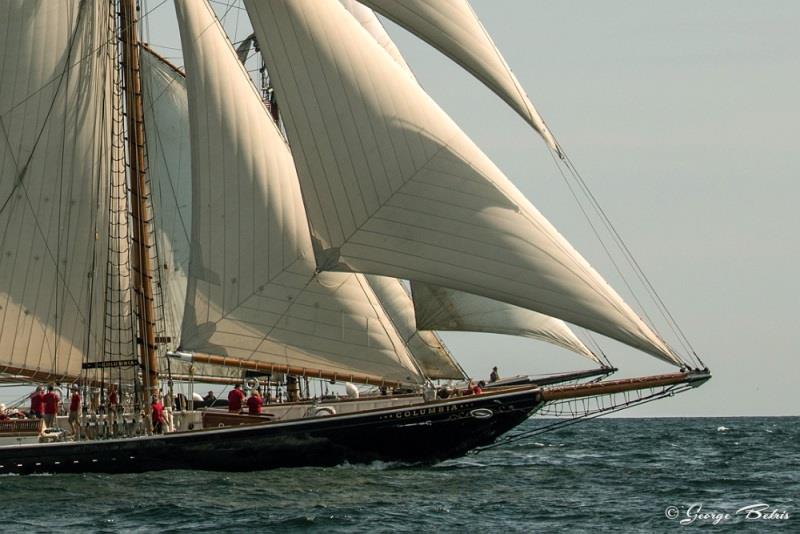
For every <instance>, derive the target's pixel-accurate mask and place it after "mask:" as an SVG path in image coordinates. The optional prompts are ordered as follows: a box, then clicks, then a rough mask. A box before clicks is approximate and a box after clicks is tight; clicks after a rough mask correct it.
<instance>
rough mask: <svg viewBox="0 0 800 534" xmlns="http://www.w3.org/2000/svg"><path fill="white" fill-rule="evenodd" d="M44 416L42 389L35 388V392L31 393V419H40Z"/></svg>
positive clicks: (39, 387) (40, 387)
mask: <svg viewBox="0 0 800 534" xmlns="http://www.w3.org/2000/svg"><path fill="white" fill-rule="evenodd" d="M43 416H44V388H43V387H42V386H36V391H34V392H33V393H31V417H35V418H37V419H41V418H42V417H43Z"/></svg>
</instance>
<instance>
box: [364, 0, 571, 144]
mask: <svg viewBox="0 0 800 534" xmlns="http://www.w3.org/2000/svg"><path fill="white" fill-rule="evenodd" d="M359 2H361V3H362V4H365V5H367V6H369V7H371V8H372V9H374V10H375V11H377V12H378V13H380V14H381V15H384V16H385V17H387V18H389V19H391V20H392V21H394V22H396V23H397V24H399V25H400V26H403V27H404V28H405V29H407V30H408V31H410V32H412V33H414V34H415V35H417V36H418V37H419V38H420V39H423V40H424V41H427V42H428V43H429V44H430V45H432V46H434V47H435V48H437V49H438V50H439V51H440V52H442V53H443V54H445V55H446V56H447V57H449V58H450V59H452V60H453V61H455V62H456V63H458V64H459V65H461V66H462V67H464V68H465V69H466V70H468V71H469V72H470V73H472V75H473V76H475V77H476V78H477V79H479V80H480V81H481V82H483V83H484V84H485V85H486V86H487V87H489V89H491V90H492V91H494V92H495V93H496V94H497V95H498V96H499V97H500V98H502V99H503V100H505V102H506V103H507V104H508V105H509V106H511V108H512V109H514V111H516V112H517V113H518V114H519V115H520V116H522V118H523V119H525V121H527V122H528V124H530V125H531V126H532V127H533V128H534V129H535V130H536V131H537V132H539V134H540V135H541V136H542V138H543V139H544V140H545V142H546V143H547V145H548V146H549V147H550V148H552V149H553V150H555V151H557V152H558V151H559V149H558V145H557V144H556V141H555V139H554V138H553V135H552V134H551V133H550V130H548V128H547V126H546V125H545V123H544V121H543V120H542V118H541V116H540V115H539V113H538V112H537V111H536V108H534V107H533V104H532V103H531V101H530V100H529V99H528V96H527V95H526V94H525V90H524V89H523V88H522V85H520V83H519V81H517V77H516V76H514V73H513V72H511V69H510V68H509V67H508V64H507V63H506V61H505V59H503V56H502V54H500V51H499V50H498V49H497V47H496V46H495V45H494V42H492V38H491V37H489V34H488V33H487V32H486V30H485V29H484V27H483V25H482V24H481V22H480V20H478V17H477V16H476V15H475V12H474V11H473V10H472V7H471V6H470V5H469V2H467V0H437V1H435V2H431V1H429V0H403V1H402V2H398V1H396V0H359Z"/></svg>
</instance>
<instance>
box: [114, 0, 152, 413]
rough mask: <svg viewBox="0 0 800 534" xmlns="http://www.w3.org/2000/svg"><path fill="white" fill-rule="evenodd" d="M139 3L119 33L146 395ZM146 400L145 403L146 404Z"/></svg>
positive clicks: (128, 7) (147, 276)
mask: <svg viewBox="0 0 800 534" xmlns="http://www.w3.org/2000/svg"><path fill="white" fill-rule="evenodd" d="M135 3H136V0H121V1H120V12H119V19H120V32H121V36H122V41H123V46H122V58H123V59H122V61H123V64H124V73H125V109H126V111H127V127H128V154H129V158H128V159H129V163H130V168H131V174H130V190H131V197H130V198H131V211H132V218H133V254H132V263H133V273H134V277H133V287H134V292H135V295H136V297H135V298H136V308H137V312H138V318H139V339H138V342H137V344H138V346H139V350H140V357H141V363H142V368H143V370H144V373H143V375H144V387H145V392H146V393H147V394H150V393H152V392H153V391H154V390H156V389H157V388H158V359H157V357H156V337H155V309H154V306H153V266H152V262H151V259H150V247H151V243H150V232H149V231H148V230H149V228H148V226H149V221H150V212H149V210H148V206H147V201H148V198H149V191H148V185H147V176H146V170H147V165H146V163H145V154H144V142H145V138H144V117H143V115H144V113H143V109H142V83H141V78H140V76H139V73H140V71H139V46H138V42H137V41H138V38H137V34H136V5H135ZM147 400H148V398H147V397H145V398H144V401H145V402H147Z"/></svg>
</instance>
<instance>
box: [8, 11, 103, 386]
mask: <svg viewBox="0 0 800 534" xmlns="http://www.w3.org/2000/svg"><path fill="white" fill-rule="evenodd" d="M108 11H109V4H108V2H79V1H77V0H75V1H58V2H51V1H46V0H41V1H35V0H31V1H6V2H3V3H2V6H0V80H2V83H0V372H7V371H9V370H10V369H12V368H19V369H22V370H24V371H25V372H30V373H33V372H38V373H42V374H44V375H46V374H48V373H50V374H53V375H55V376H62V375H66V376H77V375H78V374H79V373H80V370H81V364H82V362H83V361H84V360H90V359H93V358H98V357H99V356H100V355H102V352H103V344H104V339H103V338H104V325H103V322H104V304H105V297H104V293H105V291H104V290H105V285H106V269H107V257H108V256H107V254H108V248H109V243H108V222H109V219H108V210H109V201H108V196H109V187H108V183H109V177H110V162H111V152H112V148H111V142H112V130H111V117H112V109H111V108H112V99H111V96H110V95H111V85H112V79H113V78H112V76H113V75H112V72H113V69H112V65H113V50H114V39H113V33H112V32H111V31H110V24H111V19H110V16H109V12H108ZM39 376H41V375H39Z"/></svg>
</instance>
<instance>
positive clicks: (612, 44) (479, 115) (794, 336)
mask: <svg viewBox="0 0 800 534" xmlns="http://www.w3.org/2000/svg"><path fill="white" fill-rule="evenodd" d="M226 3H227V2H225V3H223V2H215V3H213V5H214V6H215V9H216V10H217V12H218V14H219V15H220V16H221V15H222V14H223V13H226V11H227V14H226V15H225V19H224V23H225V26H226V29H228V31H229V32H230V33H232V34H234V33H235V35H231V37H232V38H233V39H234V40H235V39H238V38H242V37H243V36H244V35H246V32H248V31H249V24H248V23H247V21H246V19H245V16H244V14H243V12H242V11H241V10H240V9H237V8H233V9H226V7H225V4H226ZM160 4H161V0H148V1H147V2H145V11H147V10H148V9H153V8H156V9H154V11H153V19H152V20H151V21H150V23H149V24H150V26H149V30H148V33H149V36H150V40H151V42H152V43H153V44H154V45H156V46H154V47H155V48H156V49H158V50H160V51H161V52H162V53H163V54H164V55H167V56H171V57H172V58H173V59H174V61H175V62H176V63H178V64H181V63H182V62H181V60H180V57H179V54H180V52H179V51H176V50H173V49H171V48H166V47H177V46H179V42H180V41H179V37H178V35H177V30H176V29H175V26H174V14H173V9H172V6H171V2H167V3H166V4H163V5H160ZM472 4H473V6H474V8H475V10H476V12H477V14H478V16H479V17H480V18H481V20H482V21H483V24H484V26H485V27H486V29H487V30H488V31H489V33H490V34H491V35H492V37H493V38H494V40H495V43H496V44H497V45H498V47H499V48H500V50H501V51H502V53H503V54H504V56H505V58H506V60H507V62H508V63H509V65H510V66H511V68H512V69H513V70H514V72H515V73H516V75H517V77H518V78H519V79H520V81H521V83H522V85H523V86H524V87H525V88H526V90H527V91H528V94H529V96H530V98H531V100H532V101H533V102H534V104H535V105H536V106H537V108H538V110H539V112H540V113H541V115H542V116H543V117H544V118H545V120H546V121H547V122H548V124H549V126H550V127H551V129H552V130H553V132H554V133H555V135H556V137H557V138H558V139H559V141H560V143H561V144H562V145H563V146H564V147H565V148H566V150H567V152H568V153H569V154H570V156H571V158H572V160H573V161H574V163H575V164H576V166H577V167H578V169H579V170H580V171H581V173H582V174H583V176H584V178H585V179H586V181H587V182H588V183H589V184H590V187H591V188H592V190H593V192H594V194H595V196H596V197H597V198H598V199H599V200H600V202H601V204H602V205H603V207H604V208H605V210H606V212H607V213H608V215H609V216H610V218H611V220H612V221H614V223H615V225H616V227H617V229H618V230H619V232H620V233H621V234H622V235H623V237H624V238H625V240H626V241H627V243H628V245H629V246H630V248H631V249H632V250H633V252H634V254H635V256H636V258H637V260H638V261H639V263H640V264H641V265H642V267H643V268H644V270H645V272H646V273H647V275H648V276H649V277H650V279H651V281H652V282H653V284H654V285H655V287H656V288H657V289H658V290H659V292H660V294H661V296H662V297H663V298H664V300H665V301H666V303H667V305H668V306H669V308H670V310H671V311H672V313H673V315H674V316H675V317H676V318H677V320H678V323H679V324H680V325H681V327H682V328H683V330H684V331H685V333H686V334H687V335H688V337H689V339H690V341H691V342H692V344H693V345H694V347H695V349H696V350H697V352H698V353H699V354H700V356H701V357H702V358H703V359H704V361H705V362H706V364H708V365H709V367H710V368H711V370H712V372H713V374H714V378H713V379H712V380H711V381H710V382H709V383H707V384H706V385H705V386H703V387H702V388H701V389H698V390H696V391H692V392H689V393H686V394H684V395H682V396H679V397H677V398H674V399H668V400H663V401H660V402H657V403H653V404H649V405H646V406H642V407H640V408H636V409H634V410H631V411H629V412H627V414H628V415H639V416H644V415H681V416H700V415H798V414H800V402H798V394H797V393H796V392H797V389H798V388H797V385H796V382H797V380H798V378H800V348H799V345H800V312H798V307H800V282H798V271H799V270H800V269H799V267H800V236H799V235H798V232H799V231H800V211H799V210H798V206H797V205H798V202H800V182H799V181H798V178H800V152H799V151H798V149H797V148H796V146H795V145H796V144H797V137H798V135H797V133H796V129H797V127H798V126H797V125H798V124H800V104H798V101H797V99H798V98H799V96H798V95H800V33H798V31H797V27H798V25H800V3H797V2H791V1H784V2H778V1H770V2H765V3H757V2H731V1H722V0H718V1H706V2H689V1H672V2H645V1H641V2H630V1H626V2H621V1H609V0H607V1H605V2H588V1H584V2H568V1H560V2H556V1H549V2H540V1H534V0H503V1H498V0H473V1H472ZM156 16H159V17H161V18H159V19H158V20H157V19H156V18H155V17H156ZM386 25H387V29H388V30H389V32H390V34H391V35H392V37H393V38H394V39H395V42H396V43H397V45H398V46H399V47H400V49H401V51H402V52H403V54H404V55H405V56H406V59H407V61H408V63H409V65H410V66H411V68H412V69H413V70H414V72H415V74H416V75H417V78H418V79H419V81H420V83H421V84H422V85H423V87H425V89H426V90H427V91H428V92H429V93H430V94H431V96H433V98H434V99H435V100H436V101H437V102H438V103H439V104H440V105H441V106H442V107H443V108H444V109H445V111H447V112H448V113H450V114H451V115H452V116H453V118H454V119H455V120H456V122H458V123H459V124H460V125H461V126H462V128H463V129H464V130H465V131H466V132H467V133H468V134H469V135H470V137H472V139H473V140H474V141H475V142H476V143H477V144H478V145H479V146H480V147H481V148H482V149H483V150H484V151H485V152H486V153H487V154H488V155H489V156H490V157H491V158H492V159H493V160H494V161H495V163H497V165H498V166H499V167H500V168H501V169H503V170H504V171H505V172H506V173H507V175H508V176H509V178H511V179H512V181H514V182H515V184H516V185H517V186H518V187H519V188H520V189H521V190H522V192H523V193H524V194H525V195H526V196H527V197H528V198H529V199H531V201H532V202H533V203H534V205H536V206H537V207H538V208H539V209H540V210H541V211H542V213H544V214H545V215H546V216H547V217H548V218H549V219H550V220H551V222H553V224H555V226H556V227H557V228H559V230H560V231H561V232H562V233H563V234H564V235H565V236H566V237H567V238H568V239H569V240H570V241H571V242H572V243H573V244H574V245H575V246H576V248H577V249H578V250H579V251H581V252H582V253H583V254H584V255H585V256H586V257H587V259H588V260H589V261H590V262H591V263H592V264H593V265H594V266H595V267H596V268H597V269H598V270H599V271H600V272H601V273H602V274H603V275H604V276H606V277H607V279H608V280H609V282H610V283H611V284H612V286H614V287H615V288H616V289H618V290H619V291H620V293H621V294H623V296H624V297H625V298H626V300H629V301H630V299H628V295H627V294H626V293H625V292H624V291H622V290H621V289H622V288H623V287H624V286H623V285H622V284H621V283H620V281H619V279H618V278H617V277H616V276H612V274H613V273H614V270H613V267H612V265H611V264H610V262H609V261H608V260H607V259H606V257H605V255H604V253H603V251H602V249H601V248H600V247H599V246H598V243H597V241H596V239H595V238H594V236H593V234H592V232H591V229H590V228H589V227H588V226H587V224H586V222H585V220H584V219H583V216H582V215H581V213H580V210H579V208H578V206H577V204H576V203H575V201H574V200H573V199H572V197H571V196H570V195H569V191H568V189H567V187H566V186H565V184H564V182H563V181H562V179H561V177H560V175H559V173H558V171H557V169H556V167H555V165H554V163H553V161H552V159H551V157H550V156H549V154H548V152H547V150H546V149H545V146H544V144H543V143H542V141H541V140H540V138H539V137H538V135H537V134H535V132H533V131H532V130H531V129H530V128H529V127H528V126H527V125H526V124H525V123H524V122H523V121H522V119H520V118H519V117H518V116H516V115H515V114H514V113H513V112H512V111H511V110H510V109H508V108H507V107H506V106H505V105H504V104H503V103H502V101H500V99H499V98H497V97H496V96H495V95H494V94H493V93H491V92H490V91H489V90H488V89H485V88H484V87H483V86H482V85H481V84H480V83H478V82H476V81H475V80H474V79H472V78H471V77H470V76H469V75H468V74H467V73H465V72H464V71H462V70H461V69H460V68H459V67H458V66H456V65H455V64H453V63H451V62H450V61H448V60H446V59H445V58H444V56H442V55H441V54H439V53H438V52H437V51H435V50H434V49H432V48H430V47H429V46H427V45H425V44H424V43H422V42H421V41H419V40H417V39H416V38H415V37H413V36H411V35H410V34H408V33H406V32H405V31H403V30H402V29H399V28H397V27H396V26H393V25H392V24H390V23H387V24H386ZM158 45H162V46H161V47H159V46H158ZM641 295H643V293H641ZM653 309H654V308H653V307H652V306H650V307H648V311H652V310H653ZM665 334H667V332H665ZM444 338H445V340H446V341H447V343H448V345H449V347H450V348H451V350H452V352H453V353H454V354H455V355H456V356H457V357H458V359H459V360H460V361H461V363H462V364H463V365H464V367H465V368H466V369H467V371H468V372H469V373H470V374H472V375H473V376H475V377H476V378H480V377H485V376H488V373H489V370H490V369H491V367H492V366H493V365H498V366H499V367H500V370H501V373H502V374H503V375H511V374H516V373H530V374H538V373H543V372H550V371H560V370H565V369H582V368H588V367H589V363H588V362H587V361H585V360H582V359H581V358H580V357H578V356H575V355H572V354H571V353H569V352H566V351H564V350H563V349H559V348H556V347H552V346H550V345H547V344H544V343H541V342H535V341H531V340H526V339H518V338H511V337H508V336H499V335H487V334H445V335H444ZM668 339H671V338H669V336H668ZM603 347H604V350H605V351H606V352H607V354H608V355H609V357H610V358H611V359H612V361H613V363H614V364H616V365H617V366H618V367H620V368H621V370H622V372H621V373H620V375H624V376H629V375H637V374H653V373H660V372H669V371H670V369H671V368H670V367H669V366H666V365H665V364H662V363H660V362H659V361H657V360H655V359H653V358H651V357H648V356H646V355H643V354H641V353H637V352H636V351H634V350H632V349H628V348H626V347H624V346H622V345H620V344H618V343H616V342H610V341H609V342H604V343H603Z"/></svg>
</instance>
